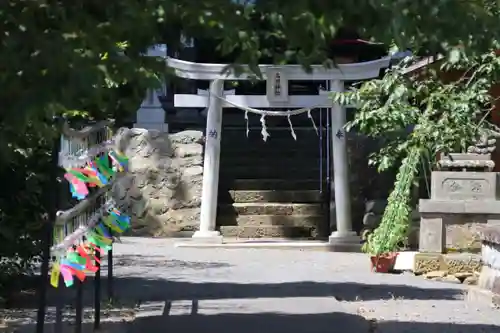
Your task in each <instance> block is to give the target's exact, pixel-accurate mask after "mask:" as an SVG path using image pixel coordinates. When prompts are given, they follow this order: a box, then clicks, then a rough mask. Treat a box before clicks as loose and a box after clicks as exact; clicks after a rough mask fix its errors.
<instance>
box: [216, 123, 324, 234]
mask: <svg viewBox="0 0 500 333" xmlns="http://www.w3.org/2000/svg"><path fill="white" fill-rule="evenodd" d="M234 116H235V117H237V118H235V117H231V115H227V114H224V118H223V119H224V123H223V132H222V137H221V139H222V141H221V164H220V175H219V196H218V210H217V225H218V227H219V230H220V231H221V233H222V235H223V236H225V237H236V238H247V239H251V238H299V239H315V238H316V239H317V238H322V237H326V236H327V235H328V232H329V226H328V221H327V219H326V213H327V208H326V207H325V206H324V205H322V204H321V203H322V201H323V198H322V196H321V193H320V179H321V177H320V161H321V160H320V143H319V137H318V135H317V133H316V131H315V130H314V129H313V127H312V126H311V123H310V121H309V120H308V119H307V118H306V119H303V122H300V123H298V125H295V122H294V130H295V133H296V135H297V141H295V140H294V139H293V137H292V135H291V133H290V129H289V127H288V120H287V119H286V118H280V119H277V118H272V117H268V118H266V122H267V125H268V132H269V133H270V135H271V136H270V137H269V138H268V140H267V142H264V141H263V140H262V135H261V126H260V122H259V117H253V118H252V116H250V124H249V125H250V127H251V128H250V133H249V135H248V137H247V135H246V128H245V124H244V122H243V119H242V118H243V117H242V115H241V113H238V114H235V115H234ZM292 119H294V118H292ZM316 124H317V125H319V123H318V119H316ZM325 167H326V162H325V160H323V171H322V172H323V176H322V178H323V180H324V179H325V178H326V176H325V171H326V170H325Z"/></svg>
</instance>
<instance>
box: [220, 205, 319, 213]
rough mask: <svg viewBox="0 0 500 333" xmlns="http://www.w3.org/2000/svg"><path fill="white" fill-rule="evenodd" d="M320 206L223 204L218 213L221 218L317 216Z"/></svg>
mask: <svg viewBox="0 0 500 333" xmlns="http://www.w3.org/2000/svg"><path fill="white" fill-rule="evenodd" d="M321 212H322V211H321V205H320V204H311V203H269V202H262V203H260V202H259V203H254V202H251V203H242V202H236V203H233V204H232V205H229V204H221V205H219V207H218V210H217V213H218V215H219V216H224V215H227V216H232V215H233V216H234V215H235V214H237V215H316V214H321Z"/></svg>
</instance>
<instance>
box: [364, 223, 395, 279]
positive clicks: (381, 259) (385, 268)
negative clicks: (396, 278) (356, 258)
mask: <svg viewBox="0 0 500 333" xmlns="http://www.w3.org/2000/svg"><path fill="white" fill-rule="evenodd" d="M371 234H372V233H371V232H370V231H367V230H366V231H365V232H364V233H363V234H362V239H363V241H364V244H363V248H362V249H363V251H364V252H367V253H369V254H370V264H371V271H372V272H375V273H389V272H391V271H392V269H393V268H394V264H395V263H396V258H397V256H398V252H383V253H377V252H378V251H374V249H373V248H371V247H370V246H369V243H368V238H369V236H370V235H371Z"/></svg>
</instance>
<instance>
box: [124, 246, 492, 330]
mask: <svg viewBox="0 0 500 333" xmlns="http://www.w3.org/2000/svg"><path fill="white" fill-rule="evenodd" d="M173 242H174V241H173V240H164V239H141V238H125V239H124V240H123V243H122V244H117V245H116V250H115V258H116V261H115V263H116V266H115V267H116V268H115V269H116V276H120V278H119V279H117V281H116V288H117V294H120V295H122V297H126V298H130V299H135V300H140V302H141V304H142V306H141V308H142V312H141V318H137V319H136V320H135V324H134V325H133V327H132V329H131V331H133V332H134V333H135V332H137V333H139V331H144V330H146V331H148V332H160V331H166V330H167V329H168V330H170V332H185V333H194V332H199V331H201V330H204V331H207V332H210V333H212V332H221V333H225V332H228V333H229V332H238V333H250V332H252V333H255V332H256V331H257V330H260V331H261V332H263V333H265V332H269V333H281V332H287V333H289V332H297V333H299V332H300V333H319V332H332V331H337V330H339V331H340V330H346V331H348V332H353V333H355V332H362V333H364V332H370V333H373V332H376V333H393V332H394V333H396V332H397V333H405V332H439V333H452V332H453V333H458V332H467V333H475V332H499V330H500V316H499V312H498V311H499V310H496V309H493V308H491V307H490V306H487V305H483V304H474V303H468V302H466V301H464V300H463V296H464V286H462V285H457V284H448V283H444V282H435V281H427V280H424V279H422V278H419V277H414V276H412V275H384V274H374V273H371V272H370V271H369V263H368V258H367V257H366V255H363V254H347V253H327V252H314V251H298V250H271V249H207V248H204V249H190V248H175V247H174V246H173ZM148 307H149V308H152V307H154V308H155V309H148Z"/></svg>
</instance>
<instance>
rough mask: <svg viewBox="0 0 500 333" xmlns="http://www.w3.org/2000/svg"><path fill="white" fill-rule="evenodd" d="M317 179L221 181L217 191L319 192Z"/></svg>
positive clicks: (221, 179)
mask: <svg viewBox="0 0 500 333" xmlns="http://www.w3.org/2000/svg"><path fill="white" fill-rule="evenodd" d="M319 189H320V181H319V179H299V180H297V179H294V180H287V179H223V178H220V185H219V190H220V191H224V190H247V191H255V190H319Z"/></svg>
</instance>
